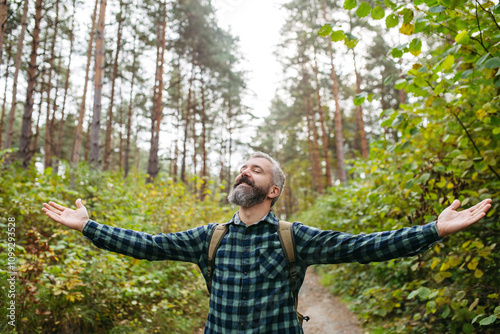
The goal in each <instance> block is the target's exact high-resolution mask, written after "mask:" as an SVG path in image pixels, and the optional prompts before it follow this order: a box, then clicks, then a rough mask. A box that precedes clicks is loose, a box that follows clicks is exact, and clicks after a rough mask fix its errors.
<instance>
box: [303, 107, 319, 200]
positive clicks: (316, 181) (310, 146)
mask: <svg viewBox="0 0 500 334" xmlns="http://www.w3.org/2000/svg"><path fill="white" fill-rule="evenodd" d="M307 109H308V104H307V103H306V120H307V147H308V153H309V161H310V163H311V176H312V181H313V182H312V183H313V189H314V191H315V192H319V191H318V189H319V187H318V185H319V183H320V182H319V177H320V176H319V175H318V174H317V170H316V166H315V162H314V155H313V151H314V148H313V144H312V139H311V138H312V126H311V115H310V113H309V110H307Z"/></svg>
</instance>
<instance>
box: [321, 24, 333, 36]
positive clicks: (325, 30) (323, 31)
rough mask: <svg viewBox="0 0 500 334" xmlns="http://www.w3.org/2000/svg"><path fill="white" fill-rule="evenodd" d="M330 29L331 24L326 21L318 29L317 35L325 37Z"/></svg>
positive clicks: (329, 32) (330, 31)
mask: <svg viewBox="0 0 500 334" xmlns="http://www.w3.org/2000/svg"><path fill="white" fill-rule="evenodd" d="M332 30H333V29H332V26H331V25H330V24H329V23H327V24H325V25H324V26H322V27H321V28H320V29H319V31H318V35H320V36H321V37H326V36H328V35H330V34H331V33H332Z"/></svg>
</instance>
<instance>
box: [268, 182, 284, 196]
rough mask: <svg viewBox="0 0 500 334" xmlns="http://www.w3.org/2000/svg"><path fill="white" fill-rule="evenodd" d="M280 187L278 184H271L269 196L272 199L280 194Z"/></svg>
mask: <svg viewBox="0 0 500 334" xmlns="http://www.w3.org/2000/svg"><path fill="white" fill-rule="evenodd" d="M280 192H281V191H280V188H278V186H274V185H273V186H271V188H270V189H269V191H268V193H267V197H269V198H271V199H274V198H276V197H278V196H279V194H280Z"/></svg>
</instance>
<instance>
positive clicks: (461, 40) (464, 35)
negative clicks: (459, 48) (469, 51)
mask: <svg viewBox="0 0 500 334" xmlns="http://www.w3.org/2000/svg"><path fill="white" fill-rule="evenodd" d="M469 39H470V37H469V33H468V32H467V30H463V31H461V32H459V33H458V34H457V35H456V36H455V42H457V43H458V44H464V45H465V44H469Z"/></svg>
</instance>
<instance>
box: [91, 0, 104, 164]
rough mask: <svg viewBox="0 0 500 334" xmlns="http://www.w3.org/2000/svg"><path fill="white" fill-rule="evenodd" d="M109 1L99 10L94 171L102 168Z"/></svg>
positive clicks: (92, 147)
mask: <svg viewBox="0 0 500 334" xmlns="http://www.w3.org/2000/svg"><path fill="white" fill-rule="evenodd" d="M106 4H107V0H101V4H100V8H99V23H98V25H97V38H96V44H95V72H94V108H93V116H92V126H91V128H90V165H91V168H92V169H97V168H99V166H100V161H99V157H100V155H99V150H100V145H101V109H102V83H103V74H104V54H105V52H104V27H105V25H106Z"/></svg>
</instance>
